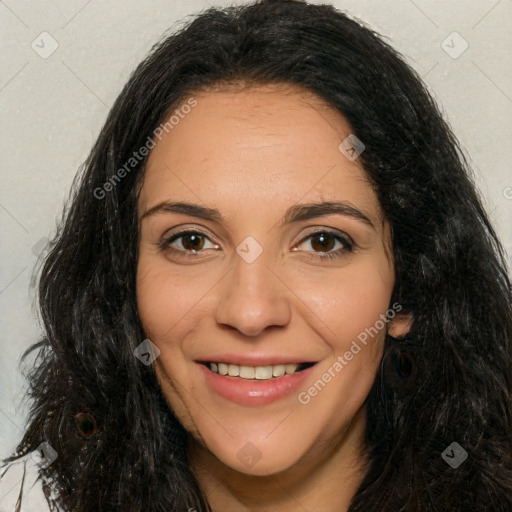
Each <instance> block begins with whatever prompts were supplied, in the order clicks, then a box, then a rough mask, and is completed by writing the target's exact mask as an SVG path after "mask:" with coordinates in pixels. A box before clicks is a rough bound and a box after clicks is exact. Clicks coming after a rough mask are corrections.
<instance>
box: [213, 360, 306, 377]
mask: <svg viewBox="0 0 512 512" xmlns="http://www.w3.org/2000/svg"><path fill="white" fill-rule="evenodd" d="M298 367H299V365H298V364H276V365H275V366H238V365H237V364H226V363H210V364H209V368H210V370H211V371H212V372H214V373H218V374H220V375H229V376H230V377H240V378H242V379H249V380H252V379H257V380H268V379H271V378H272V377H282V376H283V375H285V374H288V375H291V374H293V373H295V372H296V371H297V368H298Z"/></svg>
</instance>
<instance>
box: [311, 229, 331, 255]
mask: <svg viewBox="0 0 512 512" xmlns="http://www.w3.org/2000/svg"><path fill="white" fill-rule="evenodd" d="M315 240H317V242H315ZM334 244H335V240H334V237H333V236H332V235H330V234H329V233H315V234H314V235H312V236H311V247H313V249H314V250H315V251H321V252H326V251H329V250H331V249H332V248H333V247H334Z"/></svg>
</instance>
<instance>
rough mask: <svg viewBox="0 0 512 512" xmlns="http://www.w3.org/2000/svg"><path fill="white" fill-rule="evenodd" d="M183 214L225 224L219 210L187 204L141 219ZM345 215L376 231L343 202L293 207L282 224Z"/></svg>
mask: <svg viewBox="0 0 512 512" xmlns="http://www.w3.org/2000/svg"><path fill="white" fill-rule="evenodd" d="M166 212H171V213H182V214H184V215H189V216H191V217H197V218H199V219H203V220H209V221H212V222H223V221H224V218H223V216H222V214H221V213H220V211H219V210H217V209H216V208H208V207H206V206H201V205H199V204H193V203H185V202H167V201H166V202H164V203H160V204H157V205H156V206H153V207H152V208H150V209H149V210H147V211H146V212H144V213H143V214H142V216H141V218H140V221H141V222H142V220H143V219H145V218H146V217H150V216H152V215H156V214H161V213H166ZM336 214H338V215H345V216H346V217H351V218H353V219H355V220H358V221H360V222H363V223H364V224H366V225H368V226H370V227H371V228H373V229H375V226H374V225H373V223H372V222H371V220H370V219H369V218H368V216H366V215H365V214H364V213H363V212H362V211H360V210H358V209H357V208H356V207H354V206H352V205H351V204H349V203H345V202H342V201H322V202H317V203H305V204H297V205H293V206H291V207H290V208H288V210H286V213H285V214H284V215H283V218H282V223H283V224H290V223H292V222H299V221H302V220H308V219H314V218H317V217H323V216H326V215H336Z"/></svg>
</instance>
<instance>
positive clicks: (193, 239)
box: [181, 233, 204, 251]
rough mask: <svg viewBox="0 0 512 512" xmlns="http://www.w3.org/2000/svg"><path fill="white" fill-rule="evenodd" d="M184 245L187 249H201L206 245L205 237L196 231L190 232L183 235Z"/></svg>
mask: <svg viewBox="0 0 512 512" xmlns="http://www.w3.org/2000/svg"><path fill="white" fill-rule="evenodd" d="M181 240H182V242H181V243H182V245H183V247H184V248H185V249H186V250H187V251H199V250H201V249H202V248H203V246H204V237H203V236H202V235H198V234H195V233H188V234H185V235H182V237H181Z"/></svg>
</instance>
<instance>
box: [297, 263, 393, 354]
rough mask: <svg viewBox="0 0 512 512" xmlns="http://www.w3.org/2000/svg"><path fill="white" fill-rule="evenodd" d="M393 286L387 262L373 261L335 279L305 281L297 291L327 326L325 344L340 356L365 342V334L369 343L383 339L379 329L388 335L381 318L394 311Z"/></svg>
mask: <svg viewBox="0 0 512 512" xmlns="http://www.w3.org/2000/svg"><path fill="white" fill-rule="evenodd" d="M370 263H371V264H370ZM393 283H394V275H393V271H392V269H390V267H389V266H388V265H387V263H386V262H385V261H379V262H378V263H377V264H376V263H375V261H370V260H369V261H362V262H361V263H360V264H357V265H353V266H351V267H350V268H349V267H347V268H346V269H342V270H340V272H338V273H337V275H336V276H335V277H334V276H329V278H326V277H325V276H320V277H319V278H318V279H317V280H313V279H303V280H301V282H300V288H297V289H298V290H300V297H301V298H303V300H304V302H305V303H306V304H307V305H308V307H309V308H310V310H311V311H312V312H313V313H314V315H315V316H316V317H317V318H318V319H319V320H320V321H321V323H322V324H323V325H324V326H325V328H324V329H322V333H323V337H324V339H325V341H326V342H327V343H328V344H329V345H330V347H331V348H332V350H333V352H335V353H337V354H338V353H340V352H344V351H345V350H348V349H349V347H350V345H351V343H352V341H353V340H357V339H358V337H360V339H364V338H365V334H364V333H366V337H367V340H368V341H369V342H370V341H372V340H373V339H375V341H377V339H378V338H379V339H380V337H379V336H378V335H376V334H375V329H376V330H377V331H379V332H380V334H382V336H383V335H384V332H385V329H384V327H385V326H384V325H383V321H382V317H381V315H385V314H386V311H387V310H388V308H389V307H390V300H391V295H392V291H393ZM373 345H375V343H374V344H373ZM368 347H370V343H368ZM367 352H368V351H367Z"/></svg>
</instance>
